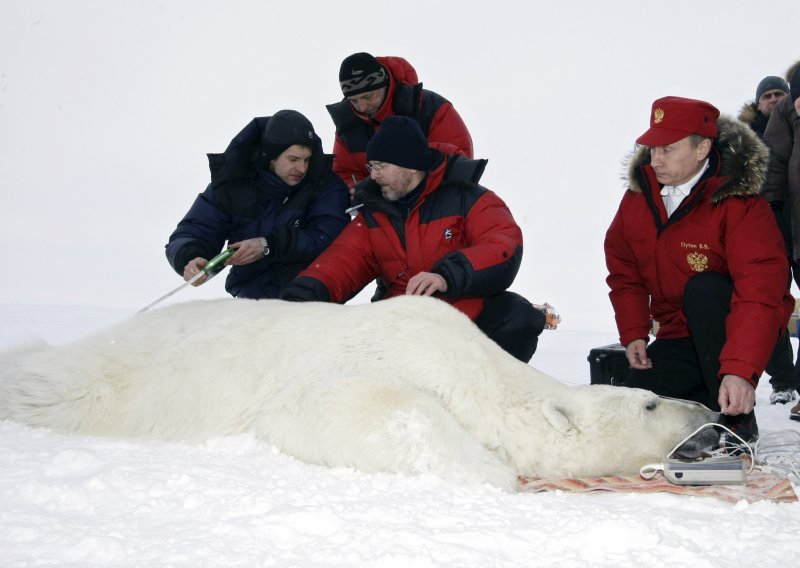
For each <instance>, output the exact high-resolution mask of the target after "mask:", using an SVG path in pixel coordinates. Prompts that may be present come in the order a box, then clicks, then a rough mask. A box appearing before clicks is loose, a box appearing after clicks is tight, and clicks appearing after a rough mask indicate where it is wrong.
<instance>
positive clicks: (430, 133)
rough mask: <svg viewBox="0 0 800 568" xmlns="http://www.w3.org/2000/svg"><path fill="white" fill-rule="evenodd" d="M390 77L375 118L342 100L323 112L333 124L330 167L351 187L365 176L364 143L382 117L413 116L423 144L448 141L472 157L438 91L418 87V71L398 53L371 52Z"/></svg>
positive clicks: (463, 129)
mask: <svg viewBox="0 0 800 568" xmlns="http://www.w3.org/2000/svg"><path fill="white" fill-rule="evenodd" d="M376 59H377V60H378V62H379V63H380V64H381V65H383V67H384V68H385V69H386V71H387V74H388V76H389V85H388V88H387V90H386V98H385V99H384V101H383V104H382V105H381V108H380V109H379V110H378V112H377V113H376V114H375V116H374V117H372V118H370V117H368V116H365V115H362V114H359V113H357V112H355V110H354V109H353V107H352V105H351V104H350V103H349V102H348V101H347V99H344V100H342V101H340V102H338V103H335V104H331V105H328V107H327V108H328V112H329V113H330V115H331V118H332V119H333V123H334V125H335V126H336V138H335V140H334V143H333V171H334V172H335V173H336V174H337V175H338V176H339V177H340V178H342V179H343V180H344V182H345V183H346V184H347V185H348V186H349V187H353V185H354V183H355V182H354V179H355V180H356V181H359V180H361V179H363V178H365V177H367V176H368V175H369V173H368V172H367V169H366V164H367V157H366V150H367V143H368V142H369V140H370V138H372V136H373V135H374V134H375V132H377V131H378V129H379V128H380V125H381V124H382V123H383V121H384V120H386V119H387V118H389V117H390V116H395V115H400V116H408V117H411V118H413V119H415V120H416V121H417V122H418V123H419V125H420V127H421V128H422V132H423V133H424V134H425V137H426V138H427V139H428V143H429V144H430V145H431V146H432V147H434V148H435V147H437V146H436V143H446V144H452V145H453V146H454V147H455V148H456V152H457V153H460V154H463V155H464V156H466V157H467V158H472V157H473V146H472V136H470V133H469V130H467V126H466V124H464V121H463V120H462V119H461V115H459V114H458V112H457V111H456V109H455V108H454V107H453V105H452V104H451V103H450V102H449V101H448V100H447V99H445V98H444V97H442V96H441V95H439V94H437V93H434V92H433V91H429V90H427V89H423V88H422V83H419V82H418V81H417V72H416V70H415V69H414V67H412V66H411V64H410V63H409V62H408V61H406V60H405V59H403V58H402V57H376Z"/></svg>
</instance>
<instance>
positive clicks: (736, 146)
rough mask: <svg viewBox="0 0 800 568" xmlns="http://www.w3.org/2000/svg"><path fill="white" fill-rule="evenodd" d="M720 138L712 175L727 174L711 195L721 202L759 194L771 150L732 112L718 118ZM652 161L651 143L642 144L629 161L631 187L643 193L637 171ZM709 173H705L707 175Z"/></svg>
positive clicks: (716, 146) (712, 151) (628, 178)
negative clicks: (736, 118) (732, 114)
mask: <svg viewBox="0 0 800 568" xmlns="http://www.w3.org/2000/svg"><path fill="white" fill-rule="evenodd" d="M717 130H718V134H717V138H716V140H715V141H714V146H713V148H712V149H711V154H710V158H711V162H710V168H709V169H710V171H711V172H714V173H712V174H711V175H713V176H719V177H723V178H727V179H726V180H725V181H724V182H723V183H722V184H721V185H720V186H719V189H717V190H716V191H715V192H714V195H713V197H712V199H711V201H712V202H713V203H719V202H720V201H722V200H723V199H726V198H728V197H735V196H740V197H742V196H750V195H758V194H759V193H760V192H761V186H762V184H763V183H764V178H765V176H766V173H767V162H768V158H769V150H768V149H767V147H766V146H765V145H764V143H763V142H762V141H761V140H759V138H758V136H757V135H756V134H755V133H754V132H753V131H752V130H751V129H750V127H749V126H747V125H746V124H744V123H743V122H740V121H738V120H735V119H734V118H732V117H730V116H720V117H719V118H718V119H717ZM648 164H650V147H648V146H640V147H639V148H637V149H636V150H635V151H634V152H633V154H632V156H631V157H630V158H629V160H628V161H627V168H626V170H627V175H626V179H627V182H628V184H629V188H630V190H631V191H634V192H637V193H641V191H642V188H641V185H640V183H639V177H638V175H637V172H638V171H639V169H640V168H642V167H644V166H647V165H648ZM707 176H708V173H707V174H706V177H707Z"/></svg>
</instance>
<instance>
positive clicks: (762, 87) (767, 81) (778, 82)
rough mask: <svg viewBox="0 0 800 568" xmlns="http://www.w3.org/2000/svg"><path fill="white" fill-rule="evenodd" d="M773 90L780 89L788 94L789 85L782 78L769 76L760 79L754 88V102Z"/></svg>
mask: <svg viewBox="0 0 800 568" xmlns="http://www.w3.org/2000/svg"><path fill="white" fill-rule="evenodd" d="M774 89H780V90H781V91H783V92H784V93H786V94H789V84H788V83H787V82H786V80H785V79H784V78H783V77H776V76H774V75H770V76H769V77H764V78H763V79H761V82H760V83H759V84H758V87H756V102H758V99H760V98H761V95H763V94H764V93H766V92H767V91H772V90H774Z"/></svg>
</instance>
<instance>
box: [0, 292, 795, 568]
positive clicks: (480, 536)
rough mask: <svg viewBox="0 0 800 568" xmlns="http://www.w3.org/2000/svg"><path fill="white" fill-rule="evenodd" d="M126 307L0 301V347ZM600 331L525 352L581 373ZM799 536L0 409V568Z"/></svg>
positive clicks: (64, 331)
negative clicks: (20, 419) (140, 435)
mask: <svg viewBox="0 0 800 568" xmlns="http://www.w3.org/2000/svg"><path fill="white" fill-rule="evenodd" d="M130 313H131V312H130V310H123V309H112V308H79V307H74V306H73V307H59V306H23V305H0V318H2V321H3V322H4V323H3V326H2V328H0V347H3V348H4V347H8V346H10V345H13V344H17V343H19V342H22V341H25V340H28V339H32V338H35V337H39V336H41V337H44V338H45V339H46V340H48V341H50V342H53V343H63V342H68V341H70V340H72V339H76V338H78V337H80V336H83V335H85V334H87V333H90V332H92V331H95V330H99V329H101V328H103V327H106V326H108V325H110V324H112V323H114V322H117V321H121V320H122V319H123V318H125V317H127V316H128V315H130ZM613 341H614V337H613V334H603V333H597V332H582V331H577V330H572V329H569V326H568V325H567V323H566V321H565V324H564V326H562V328H560V329H559V330H557V331H555V332H547V333H546V335H545V336H544V337H543V339H542V341H541V342H540V347H539V352H538V353H537V354H536V356H535V357H534V365H535V366H537V367H538V368H540V369H542V370H543V371H545V372H548V373H550V374H552V375H554V376H556V377H559V378H561V379H562V380H564V381H565V382H568V383H570V384H582V383H587V382H588V380H589V367H588V363H587V361H586V356H587V354H588V352H589V349H591V348H592V347H597V346H599V345H604V344H608V343H612V342H613ZM793 344H794V347H795V349H796V348H797V341H796V340H793ZM768 396H769V385H768V383H767V381H766V380H764V381H762V384H761V385H760V387H759V389H758V391H757V400H758V406H757V415H758V420H759V425H760V427H761V430H762V432H769V431H778V430H785V429H793V430H800V423H797V422H792V421H790V420H788V407H787V406H770V405H769V402H768ZM798 534H800V504H798V503H794V504H776V503H769V502H760V503H755V504H747V503H745V502H740V503H737V504H735V505H731V504H729V503H724V502H720V501H716V500H713V499H709V498H702V497H684V496H675V495H666V494H655V495H638V494H637V495H634V494H601V493H594V494H565V493H560V492H555V493H547V494H516V495H509V494H505V493H502V492H500V491H498V490H495V489H493V488H490V487H484V488H465V487H459V486H453V485H448V484H446V483H445V482H443V481H441V480H439V479H436V478H433V477H430V476H420V477H412V478H409V477H400V476H395V475H366V474H362V473H359V472H356V471H353V470H349V469H328V468H323V467H317V466H311V465H306V464H303V463H301V462H299V461H297V460H295V459H293V458H291V457H288V456H285V455H282V454H280V453H279V452H277V451H276V450H274V449H273V448H270V447H268V446H265V445H264V444H262V443H260V442H258V441H257V440H256V439H255V438H254V437H253V436H251V435H242V436H235V437H228V438H216V439H211V440H208V441H207V442H206V443H204V444H200V445H184V444H162V443H143V442H135V441H120V440H113V439H104V438H92V437H82V436H65V435H61V434H55V433H52V432H48V431H44V430H36V429H31V428H27V427H25V426H21V425H19V424H15V423H12V422H9V421H5V422H0V558H2V560H0V565H2V566H9V567H27V566H59V567H65V568H78V567H81V568H83V567H95V566H113V567H140V566H141V567H144V566H147V567H152V566H159V567H175V568H177V567H198V566H202V567H216V566H220V567H223V566H224V567H236V566H247V567H266V566H377V567H386V568H393V567H398V568H399V567H408V566H421V567H429V566H430V567H432V566H467V567H471V566H475V567H478V566H480V567H485V566H560V567H573V566H574V567H581V568H583V567H585V566H614V567H621V566H622V567H625V566H646V565H649V566H660V565H666V564H668V563H669V564H670V565H671V566H673V567H681V566H687V567H688V566H692V567H693V568H702V567H715V566H731V565H736V566H746V565H759V566H770V567H778V566H794V565H796V553H797V535H798Z"/></svg>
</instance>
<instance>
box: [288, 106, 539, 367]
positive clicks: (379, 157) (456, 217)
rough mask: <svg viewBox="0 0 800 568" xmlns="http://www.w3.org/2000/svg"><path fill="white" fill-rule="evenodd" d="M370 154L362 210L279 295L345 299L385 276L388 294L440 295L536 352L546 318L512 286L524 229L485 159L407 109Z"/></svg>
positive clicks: (526, 353) (490, 330) (493, 334)
mask: <svg viewBox="0 0 800 568" xmlns="http://www.w3.org/2000/svg"><path fill="white" fill-rule="evenodd" d="M366 159H367V160H368V161H367V165H368V168H369V171H370V172H371V174H370V176H371V179H370V180H368V181H364V182H362V184H363V186H364V187H363V192H362V195H363V203H364V206H363V209H362V212H361V214H360V215H359V216H358V217H356V219H354V220H353V221H352V222H351V223H350V224H349V225H348V226H347V228H346V229H345V230H344V231H343V232H342V234H341V235H339V237H338V238H337V239H336V241H334V243H333V244H332V245H331V246H330V247H329V248H328V249H327V250H326V251H325V252H324V253H322V254H321V255H320V257H319V258H317V260H316V261H314V263H312V264H311V266H309V267H308V268H307V269H306V270H304V271H303V272H301V273H300V275H299V276H298V277H297V278H296V279H295V281H294V282H292V283H291V284H289V286H287V288H286V290H285V291H284V292H283V294H282V295H281V297H282V298H283V299H286V300H292V301H324V302H338V303H344V302H346V301H348V300H349V299H350V298H351V297H352V296H353V295H354V294H356V293H357V292H358V291H359V290H361V288H362V287H363V286H364V285H365V284H367V283H368V282H369V281H371V280H373V279H375V278H376V277H379V278H380V279H381V280H382V281H383V282H384V283H385V286H386V290H385V294H383V296H382V298H391V297H393V296H398V295H402V294H415V295H424V296H435V297H437V298H440V299H442V300H444V301H446V302H449V303H450V304H452V305H453V306H454V307H455V308H457V309H459V310H461V311H462V312H463V313H465V314H466V315H467V316H469V318H470V319H472V320H473V321H474V322H475V323H476V325H477V326H478V327H479V328H480V329H481V330H482V331H483V332H484V333H485V334H486V335H487V336H489V337H490V338H491V339H493V340H494V341H495V342H496V343H497V344H498V345H500V347H502V348H503V349H505V350H506V351H507V352H508V353H510V354H511V355H513V356H514V357H516V358H517V359H519V360H521V361H524V362H528V361H530V359H531V357H532V356H533V354H534V352H535V351H536V347H537V344H538V337H539V334H540V333H541V332H542V330H543V329H544V328H545V326H546V325H547V318H546V315H545V313H543V311H542V310H541V309H537V308H536V307H534V306H533V305H532V304H531V303H530V302H529V301H528V300H526V299H525V298H523V297H522V296H520V295H519V294H516V293H514V292H510V291H509V290H508V287H509V286H511V283H512V282H513V281H514V278H515V277H516V275H517V272H518V270H519V266H520V262H521V260H522V231H521V230H520V228H519V226H518V225H517V223H516V222H515V221H514V218H513V216H512V215H511V212H510V211H509V210H508V207H507V206H506V205H505V203H503V201H502V200H501V199H500V198H499V197H498V196H497V195H496V194H495V193H493V192H491V191H489V190H488V189H486V188H485V187H482V186H481V185H479V184H478V183H477V182H478V180H479V178H480V176H481V174H482V173H483V169H484V167H485V165H486V162H485V160H469V159H467V158H465V157H464V156H462V155H458V154H450V155H445V154H444V153H442V152H440V151H438V150H435V149H433V148H431V147H430V146H429V145H428V141H427V140H426V139H425V135H424V134H423V132H422V129H421V128H420V126H419V124H417V122H416V121H415V120H413V119H411V118H408V117H401V116H393V117H389V118H387V119H386V120H385V122H384V123H383V125H382V126H381V128H380V130H378V132H377V133H376V134H375V136H373V137H372V139H371V140H370V141H369V144H368V145H367V148H366Z"/></svg>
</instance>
